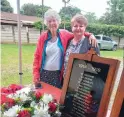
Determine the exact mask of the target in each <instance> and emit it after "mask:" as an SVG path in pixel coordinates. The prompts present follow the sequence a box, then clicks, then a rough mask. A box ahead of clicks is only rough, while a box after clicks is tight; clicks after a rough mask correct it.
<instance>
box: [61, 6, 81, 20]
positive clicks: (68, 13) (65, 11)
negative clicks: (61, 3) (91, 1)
mask: <svg viewBox="0 0 124 117" xmlns="http://www.w3.org/2000/svg"><path fill="white" fill-rule="evenodd" d="M77 13H81V10H80V9H79V8H77V7H72V6H67V7H62V9H61V10H60V12H59V14H60V16H61V17H62V19H64V18H65V19H66V20H69V21H70V19H71V18H72V17H73V16H74V15H76V14H77Z"/></svg>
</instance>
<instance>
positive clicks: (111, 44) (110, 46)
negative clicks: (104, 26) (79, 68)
mask: <svg viewBox="0 0 124 117" xmlns="http://www.w3.org/2000/svg"><path fill="white" fill-rule="evenodd" d="M95 37H96V39H97V42H98V46H99V49H107V50H113V51H116V50H117V42H115V41H113V40H112V39H111V37H108V36H104V35H95Z"/></svg>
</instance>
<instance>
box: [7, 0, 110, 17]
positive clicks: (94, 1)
mask: <svg viewBox="0 0 124 117" xmlns="http://www.w3.org/2000/svg"><path fill="white" fill-rule="evenodd" d="M66 1H67V0H66ZM107 1H108V0H70V2H69V4H67V6H69V5H71V6H76V7H78V8H79V9H81V10H82V13H83V14H85V13H86V12H94V13H95V14H96V16H97V17H98V18H99V17H100V16H102V15H103V14H104V13H105V11H106V8H107V7H108V6H107ZM8 2H10V4H11V6H12V7H13V8H14V13H17V0H8ZM26 3H33V4H38V5H42V0H20V7H21V6H22V5H23V4H26ZM44 5H46V6H50V7H51V8H52V9H54V10H56V11H57V12H59V11H60V9H61V8H62V7H63V6H64V3H63V2H62V0H44ZM84 11H85V12H84Z"/></svg>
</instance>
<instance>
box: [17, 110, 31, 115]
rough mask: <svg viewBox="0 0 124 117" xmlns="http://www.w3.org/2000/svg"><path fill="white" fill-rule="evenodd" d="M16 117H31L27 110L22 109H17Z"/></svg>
mask: <svg viewBox="0 0 124 117" xmlns="http://www.w3.org/2000/svg"><path fill="white" fill-rule="evenodd" d="M18 117H31V114H30V113H29V111H28V110H22V111H19V113H18Z"/></svg>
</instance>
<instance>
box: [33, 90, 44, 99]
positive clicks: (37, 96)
mask: <svg viewBox="0 0 124 117" xmlns="http://www.w3.org/2000/svg"><path fill="white" fill-rule="evenodd" d="M42 95H43V94H42V93H41V92H40V91H36V92H35V96H36V99H40V98H41V96H42Z"/></svg>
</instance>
